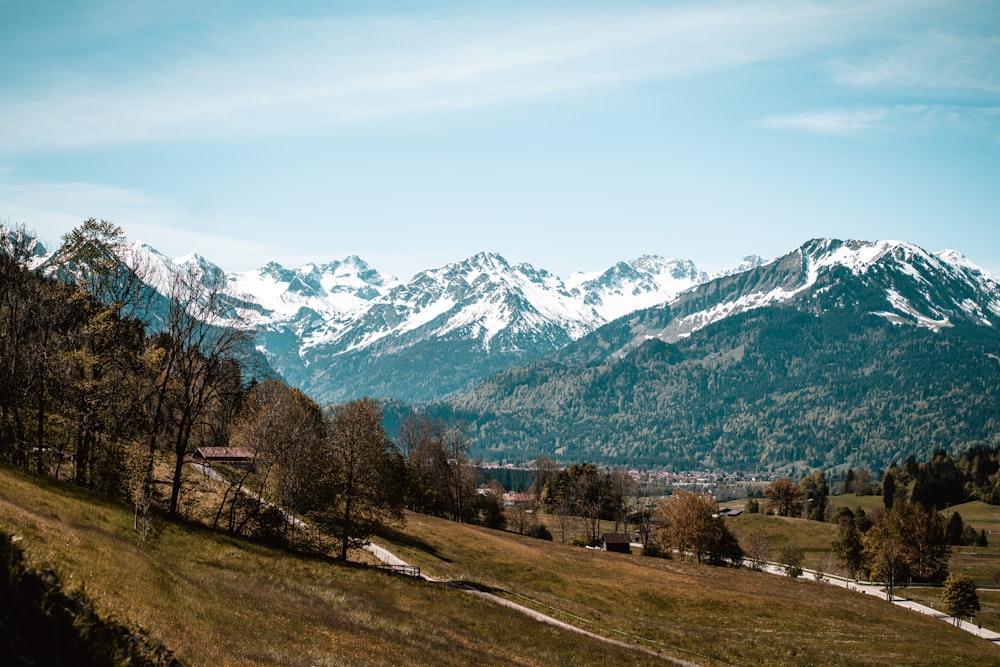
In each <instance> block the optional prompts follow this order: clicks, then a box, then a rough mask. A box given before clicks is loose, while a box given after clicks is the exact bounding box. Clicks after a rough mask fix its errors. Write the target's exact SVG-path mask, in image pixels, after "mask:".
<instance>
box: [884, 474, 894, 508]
mask: <svg viewBox="0 0 1000 667" xmlns="http://www.w3.org/2000/svg"><path fill="white" fill-rule="evenodd" d="M895 502H896V476H895V475H893V474H892V471H891V470H886V471H885V475H884V476H883V477H882V505H883V506H885V508H886V509H887V510H891V509H892V505H893V503H895Z"/></svg>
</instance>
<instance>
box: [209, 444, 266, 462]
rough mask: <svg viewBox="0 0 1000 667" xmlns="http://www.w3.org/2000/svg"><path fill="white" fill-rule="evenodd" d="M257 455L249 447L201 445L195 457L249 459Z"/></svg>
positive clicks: (231, 459)
mask: <svg viewBox="0 0 1000 667" xmlns="http://www.w3.org/2000/svg"><path fill="white" fill-rule="evenodd" d="M254 455H255V452H254V450H252V449H250V448H249V447H199V448H198V449H196V450H195V452H194V457H195V458H201V459H205V460H206V461H209V460H220V459H225V460H230V461H233V460H236V461H240V460H243V461H249V460H251V459H253V457H254Z"/></svg>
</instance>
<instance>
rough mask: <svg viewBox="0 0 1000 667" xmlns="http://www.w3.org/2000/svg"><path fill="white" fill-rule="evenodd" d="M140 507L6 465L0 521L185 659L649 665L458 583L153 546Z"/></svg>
mask: <svg viewBox="0 0 1000 667" xmlns="http://www.w3.org/2000/svg"><path fill="white" fill-rule="evenodd" d="M132 521H133V517H132V513H131V512H130V511H128V510H127V509H123V508H121V507H117V506H115V505H111V504H108V503H106V502H104V501H100V500H96V499H94V498H92V497H90V496H89V495H87V494H86V493H84V492H82V491H80V490H79V489H76V488H71V487H67V486H63V485H59V484H56V483H52V482H48V481H44V482H43V481H39V480H37V479H35V478H32V477H27V476H25V475H23V474H21V473H19V472H15V471H12V470H10V469H8V468H0V531H3V532H5V533H11V534H14V535H16V536H17V537H18V538H19V539H18V546H20V547H22V548H23V549H24V550H25V552H26V553H27V556H28V559H29V561H30V562H31V563H32V564H33V565H34V566H35V567H36V568H39V569H42V568H51V569H52V570H53V571H54V573H55V574H56V575H57V576H58V577H59V578H60V579H61V580H62V582H63V583H64V585H65V587H66V588H67V589H69V590H70V591H83V592H85V594H86V595H87V596H88V597H89V598H90V600H91V601H92V602H93V604H94V607H95V609H96V610H97V612H98V614H99V615H100V616H102V617H105V618H112V619H115V620H117V621H119V622H122V623H124V624H126V625H129V626H132V627H141V628H143V629H144V630H145V631H146V632H147V633H148V634H149V636H151V637H153V638H154V639H156V640H159V641H161V642H163V643H164V644H165V645H166V646H167V647H168V648H169V649H171V650H173V651H174V653H175V655H176V657H177V658H179V659H180V660H181V661H182V663H183V664H185V665H212V666H216V665H329V666H331V667H333V666H341V665H404V664H405V665H421V664H426V665H454V666H456V667H458V666H460V665H461V666H464V665H470V664H501V663H504V664H510V660H511V656H513V655H516V656H517V659H516V662H515V663H514V664H520V665H552V664H558V663H560V662H562V661H564V660H571V661H572V662H573V663H574V664H588V663H589V664H593V662H592V659H593V656H596V655H600V656H602V660H603V659H604V658H605V657H606V658H607V659H609V660H614V661H615V663H616V664H623V665H641V664H650V659H649V656H644V655H643V654H636V653H633V652H631V651H626V650H621V649H616V648H615V647H612V646H605V645H603V644H598V643H596V642H593V641H589V640H587V639H585V638H581V637H580V636H578V635H575V634H573V633H568V632H564V631H558V630H556V629H554V628H550V627H549V626H544V625H541V624H539V623H537V622H534V621H531V620H529V619H527V618H525V617H523V616H521V615H519V614H516V613H512V612H510V611H509V610H505V609H503V608H501V607H498V606H497V605H495V604H492V603H489V602H486V601H483V600H480V599H479V598H476V597H474V596H471V595H467V594H465V593H462V592H461V591H459V590H457V589H454V588H452V587H449V586H437V585H429V584H426V583H424V582H420V581H416V580H411V579H408V578H404V577H399V576H395V575H390V574H387V573H385V572H382V571H379V570H376V569H374V568H370V567H366V566H364V565H353V566H341V565H335V564H333V563H332V562H329V561H326V560H323V559H316V558H307V557H300V556H296V555H292V554H288V553H286V552H281V551H275V550H272V549H268V548H265V547H263V546H260V545H257V544H253V543H251V542H246V541H241V540H236V539H230V538H227V537H224V536H221V535H218V534H215V533H212V532H209V531H206V530H204V529H202V528H199V527H196V526H193V525H184V524H164V525H162V526H161V530H160V533H159V535H158V536H157V537H156V538H155V540H154V541H153V542H152V544H150V545H149V546H148V547H147V548H145V549H140V548H139V547H138V546H137V544H136V539H135V533H134V532H133V530H132Z"/></svg>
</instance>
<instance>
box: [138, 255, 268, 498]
mask: <svg viewBox="0 0 1000 667" xmlns="http://www.w3.org/2000/svg"><path fill="white" fill-rule="evenodd" d="M161 327H162V328H161V332H160V334H159V335H157V336H156V337H155V338H154V345H153V347H152V348H151V350H150V352H149V359H150V361H151V363H152V365H154V368H155V375H156V381H155V383H154V387H153V390H152V391H151V392H150V401H149V402H150V423H151V428H150V435H149V456H150V458H149V466H148V470H147V478H148V480H149V481H150V482H151V481H152V477H153V463H154V457H155V453H156V450H157V448H158V444H159V443H158V438H159V436H160V434H161V433H163V432H164V431H167V433H168V434H169V436H170V438H171V440H172V445H171V449H172V453H173V456H174V470H173V476H172V481H171V493H170V505H169V510H168V511H169V512H170V514H176V513H177V510H178V503H179V498H180V492H181V485H182V474H181V473H182V466H183V464H184V460H185V457H186V456H187V455H188V454H190V453H191V452H193V451H194V449H195V448H196V447H197V446H199V445H203V444H212V443H217V444H223V443H225V441H226V433H225V428H226V426H227V422H228V419H227V418H229V417H231V416H232V414H233V411H234V406H235V405H237V404H238V399H239V394H240V391H241V382H242V377H241V365H240V363H239V361H238V359H240V358H241V357H245V355H246V354H247V352H248V350H249V347H250V342H251V340H252V335H251V334H250V332H249V331H248V330H247V329H246V328H245V323H244V322H243V321H241V319H240V316H239V313H238V311H236V310H235V308H234V299H233V297H232V296H231V295H229V294H227V292H226V289H225V283H224V281H223V278H222V277H221V276H210V275H207V276H197V275H186V274H178V275H177V277H176V278H175V280H174V282H173V284H172V285H171V288H170V295H169V299H168V309H167V313H166V317H165V320H164V321H163V322H162V325H161ZM164 427H166V428H164Z"/></svg>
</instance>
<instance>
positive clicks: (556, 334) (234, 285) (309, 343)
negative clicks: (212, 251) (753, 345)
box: [128, 244, 759, 403]
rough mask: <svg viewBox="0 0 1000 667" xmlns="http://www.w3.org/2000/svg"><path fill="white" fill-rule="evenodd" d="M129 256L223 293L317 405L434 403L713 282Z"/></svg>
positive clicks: (653, 271)
mask: <svg viewBox="0 0 1000 667" xmlns="http://www.w3.org/2000/svg"><path fill="white" fill-rule="evenodd" d="M128 257H129V262H130V263H131V264H133V265H135V266H137V267H139V268H140V271H141V272H144V273H145V274H146V275H149V276H150V282H152V283H153V284H154V285H155V286H156V287H157V289H158V290H160V291H161V292H166V291H167V290H169V289H170V285H171V283H172V282H174V281H176V280H177V278H178V276H187V277H188V279H192V278H193V279H194V280H196V281H202V282H206V283H212V284H217V285H224V286H225V288H226V290H227V293H228V294H229V295H230V298H231V301H232V313H231V318H230V320H229V321H230V323H231V324H232V325H233V326H240V327H246V328H252V329H254V330H255V331H256V333H257V347H258V350H259V351H260V352H261V353H262V354H263V355H264V357H265V358H266V359H267V361H268V363H269V364H270V365H271V367H272V368H274V370H275V371H277V372H278V373H279V374H280V375H281V376H282V377H283V378H285V380H286V381H288V382H289V383H290V384H292V385H294V386H297V387H300V388H301V389H303V390H304V391H306V392H307V393H309V394H310V395H311V396H313V397H314V398H315V399H316V400H317V401H319V402H320V403H331V402H338V401H344V400H348V399H351V398H357V397H360V396H364V395H369V396H375V397H392V398H396V399H401V400H405V401H426V400H430V399H433V398H438V397H440V396H443V395H446V394H448V393H450V392H453V391H455V390H458V389H462V388H465V387H468V386H470V385H471V383H473V382H475V381H477V380H480V379H482V378H485V377H487V376H488V375H490V374H492V373H494V372H497V371H499V370H503V369H505V368H508V367H510V366H512V365H517V364H523V363H529V362H531V361H533V360H535V359H539V358H541V357H543V356H545V355H547V354H550V353H552V352H555V351H557V350H559V349H562V348H563V347H565V346H566V345H567V344H569V343H570V342H572V341H574V340H576V339H578V338H580V337H581V336H584V335H586V334H587V333H589V332H591V331H593V330H594V329H596V328H597V327H599V326H601V325H603V324H605V323H607V322H609V321H611V320H613V319H615V318H617V317H619V316H621V315H623V314H625V313H628V312H632V311H634V310H637V309H641V308H646V307H648V306H650V305H653V304H656V303H662V302H664V301H666V300H668V299H671V298H673V297H675V296H676V295H677V294H679V293H681V292H683V291H684V290H686V289H689V288H691V287H693V286H694V285H697V284H699V283H702V282H704V281H706V280H708V276H707V275H706V274H704V273H703V272H700V271H698V270H697V268H696V267H695V266H694V264H692V263H691V262H690V261H687V260H668V259H663V258H661V257H656V256H652V255H645V256H643V257H640V258H638V259H636V260H634V261H631V262H620V263H618V264H616V265H614V266H612V267H611V268H609V269H608V270H607V271H604V272H602V273H594V274H574V275H572V276H570V277H569V278H567V279H565V280H564V279H561V278H559V277H558V276H555V275H553V274H551V273H549V272H547V271H544V270H540V269H535V268H534V267H532V266H531V265H529V264H519V265H511V264H510V263H509V262H507V260H505V259H504V258H503V257H501V256H500V255H497V254H489V253H481V254H478V255H475V256H473V257H470V258H468V259H466V260H464V261H462V262H457V263H453V264H448V265H446V266H443V267H440V268H437V269H431V270H427V271H423V272H421V273H419V274H417V275H416V276H414V277H413V279H412V280H410V281H408V282H405V283H404V282H401V281H399V280H396V279H394V278H389V277H386V276H383V275H382V274H380V273H379V272H378V271H377V270H376V269H374V268H372V267H371V266H369V265H368V264H367V263H365V262H364V260H362V259H360V258H358V257H355V256H351V257H347V258H345V259H344V260H341V261H334V262H330V263H329V264H324V265H316V264H308V265H305V266H303V267H299V268H297V269H287V268H285V267H282V266H281V265H279V264H276V263H270V264H267V265H266V266H264V267H261V268H260V269H257V270H255V271H250V272H245V273H230V274H226V273H224V272H223V271H222V269H220V268H219V267H217V266H215V265H214V264H212V263H211V262H209V261H207V260H205V259H204V258H203V257H201V256H199V255H189V256H187V257H183V258H180V259H177V260H170V259H168V258H166V257H164V256H163V255H161V254H160V253H158V252H157V251H156V250H154V249H152V248H150V247H148V246H144V245H142V244H133V245H131V246H130V247H129V249H128ZM747 261H748V262H751V263H755V262H759V260H758V259H757V258H748V259H747Z"/></svg>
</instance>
